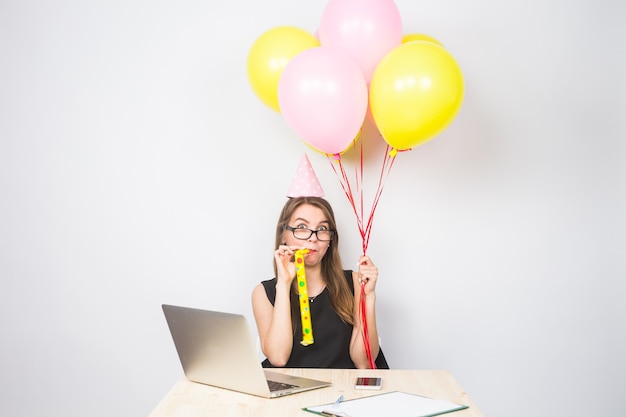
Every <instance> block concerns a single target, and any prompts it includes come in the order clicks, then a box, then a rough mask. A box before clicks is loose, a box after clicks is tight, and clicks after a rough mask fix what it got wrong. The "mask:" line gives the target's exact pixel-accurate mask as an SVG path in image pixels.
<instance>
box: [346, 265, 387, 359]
mask: <svg viewBox="0 0 626 417" xmlns="http://www.w3.org/2000/svg"><path fill="white" fill-rule="evenodd" d="M352 279H353V282H354V327H353V330H352V338H351V339H350V358H351V359H352V362H354V365H355V366H356V367H357V368H369V367H370V362H369V360H368V358H367V351H366V349H365V343H364V341H363V331H364V329H363V319H362V316H361V287H362V286H364V290H365V291H364V296H365V320H366V322H367V331H368V336H369V344H370V349H371V353H372V360H376V357H377V356H378V352H379V350H380V346H379V344H378V329H377V328H376V282H377V280H378V268H376V265H374V264H373V263H372V261H371V259H370V258H368V257H367V256H362V257H361V259H359V270H358V271H355V272H353V274H352Z"/></svg>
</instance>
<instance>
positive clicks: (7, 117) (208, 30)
mask: <svg viewBox="0 0 626 417" xmlns="http://www.w3.org/2000/svg"><path fill="white" fill-rule="evenodd" d="M396 4H397V5H398V7H399V9H400V11H401V14H402V17H403V27H404V32H405V33H415V32H422V33H427V34H430V35H431V36H434V37H436V38H438V39H439V40H440V41H442V42H443V43H444V44H445V45H446V48H447V49H448V50H449V51H450V52H451V53H452V54H453V55H454V56H455V57H456V58H457V60H458V61H459V63H460V65H461V67H462V69H463V73H464V76H465V79H466V95H465V101H464V104H463V107H462V109H461V112H460V114H459V115H458V117H457V118H456V119H455V121H454V123H453V124H452V125H451V126H450V128H449V129H447V130H446V131H445V132H444V133H443V134H442V135H440V136H439V137H438V138H436V139H435V140H433V141H431V142H429V143H427V144H425V145H423V146H420V147H418V148H416V149H414V150H413V151H411V152H407V153H402V154H400V155H399V157H398V158H397V160H396V164H395V165H394V168H393V170H392V172H391V174H390V176H389V178H388V180H387V185H386V187H385V189H384V193H383V195H382V198H381V201H380V205H379V208H378V210H377V211H376V216H375V223H374V229H373V233H372V237H371V242H370V248H369V250H368V253H369V254H370V255H371V256H372V258H373V259H374V260H375V261H376V262H377V264H378V266H379V267H380V270H381V278H380V284H379V297H378V303H379V304H378V305H379V321H380V323H379V326H380V328H381V333H382V338H383V343H384V348H385V351H386V354H387V356H388V359H389V361H390V364H391V366H392V367H394V368H417V369H449V370H451V371H452V372H453V374H454V375H455V376H456V378H457V379H458V380H459V382H460V383H461V385H462V386H463V387H464V388H465V389H466V390H467V391H468V393H469V394H470V396H471V397H472V398H473V399H474V400H475V402H476V404H477V405H478V407H479V408H480V409H481V410H482V411H483V413H484V414H485V415H486V416H493V417H495V416H514V417H518V416H519V417H521V416H530V415H532V416H554V415H568V416H581V417H582V416H587V415H592V414H593V415H607V416H608V415H614V416H616V415H624V414H626V403H624V401H623V392H622V391H623V386H624V384H623V375H624V374H625V373H626V364H625V362H626V360H625V359H624V352H625V351H626V342H625V338H626V336H625V333H626V332H625V330H626V306H625V304H624V302H623V299H624V296H626V285H625V284H624V280H625V278H626V257H625V256H624V253H625V251H626V217H625V214H624V213H625V212H626V145H625V142H626V117H625V116H626V46H625V45H626V43H625V41H624V39H626V26H625V25H624V24H623V23H624V18H625V17H626V4H625V3H620V2H616V1H609V0H600V1H593V2H592V1H577V2H571V1H566V0H530V1H508V2H498V1H488V0H481V1H473V2H469V1H460V0H445V1H409V0H397V2H396ZM325 5H326V2H325V1H322V0H318V1H313V2H294V1H286V0H270V1H262V2H254V1H247V2H245V3H244V4H242V3H241V2H212V1H198V0H180V1H176V2H174V1H138V0H125V1H110V2H98V1H70V0H59V1H56V2H49V1H42V0H26V1H19V2H18V1H3V2H2V3H0V198H1V200H0V282H1V290H0V294H1V300H2V302H1V303H0V337H1V343H0V369H1V371H0V415H3V416H12V417H19V416H29V417H30V416H36V415H46V416H79V415H80V416H87V415H89V416H94V417H95V416H107V417H109V416H129V417H130V416H140V415H147V414H148V413H149V412H150V411H151V410H152V409H153V407H154V406H156V404H157V403H158V402H159V400H160V399H161V398H162V397H163V395H164V394H165V393H166V392H167V391H168V390H169V388H170V387H171V386H172V384H173V383H174V382H175V380H176V379H177V378H179V377H180V376H181V371H180V366H179V363H178V359H177V357H176V354H175V351H174V348H173V344H172V341H171V339H170V335H169V333H168V330H167V328H166V325H165V321H164V319H163V317H162V313H161V310H160V305H161V303H174V304H182V305H188V306H194V307H200V308H208V309H219V310H226V311H234V312H241V313H244V314H246V315H247V316H248V317H249V318H250V319H252V316H251V308H250V293H251V290H252V288H253V287H254V285H255V284H256V283H257V282H259V281H260V280H262V279H267V278H269V277H271V275H272V266H271V262H272V256H271V251H272V243H273V228H274V225H275V221H276V218H277V216H278V210H279V208H280V207H281V206H282V204H283V203H284V201H285V197H284V195H285V193H286V190H287V188H288V186H289V184H290V182H291V179H292V176H293V173H294V171H295V169H296V165H297V162H298V161H299V158H300V157H301V155H302V154H303V153H304V152H308V154H309V158H310V159H311V161H312V163H313V166H314V167H315V169H316V171H317V174H318V176H319V177H320V180H321V182H322V184H323V186H324V188H325V190H326V195H327V198H328V199H329V200H330V201H331V202H332V203H333V205H334V206H335V208H336V211H337V212H338V217H339V219H340V223H341V229H340V232H341V233H342V239H343V242H342V245H343V249H344V250H343V256H344V262H345V264H346V266H347V267H351V265H353V262H354V261H355V260H356V259H357V256H358V254H359V246H360V238H359V235H358V233H357V228H356V224H355V220H354V215H353V214H352V212H351V210H350V207H349V205H348V203H347V200H346V198H345V195H343V193H342V191H341V189H340V186H339V182H338V179H337V177H336V176H335V174H334V173H333V171H332V170H331V168H330V166H329V164H328V162H327V160H326V159H325V158H324V157H323V156H322V155H321V154H317V153H315V152H312V151H310V150H309V149H308V147H307V146H306V145H305V144H304V143H303V142H302V141H300V139H299V138H297V137H296V136H295V135H294V134H293V133H292V131H291V130H290V129H289V128H288V127H287V125H286V123H285V122H284V120H283V119H282V116H281V115H279V114H277V113H274V112H273V111H271V110H270V109H269V108H267V107H265V106H264V105H263V104H262V103H261V102H260V101H259V100H258V99H257V98H256V96H254V94H253V93H252V91H251V88H250V87H249V85H248V82H247V78H246V73H245V61H246V58H247V53H248V50H249V48H250V46H251V44H252V43H253V42H254V40H255V39H256V38H257V37H258V36H260V34H261V33H262V32H264V31H265V30H267V29H270V28H272V27H274V26H279V25H283V24H290V25H295V26H299V27H301V28H304V29H307V30H309V31H310V32H315V30H316V29H317V25H318V23H319V20H320V17H321V13H322V10H323V8H324V6H325ZM375 133H376V132H373V133H372V132H370V133H369V134H368V135H369V136H371V138H373V139H372V145H371V146H372V148H376V146H377V145H376V142H374V139H375V138H376V136H375ZM368 135H366V137H367V136H368ZM377 161H378V160H376V159H372V160H368V165H367V170H368V171H369V172H376V170H377V169H378V165H377V164H378V162H377ZM367 187H369V188H367ZM372 188H373V185H371V184H370V185H367V186H366V189H369V190H371V189H372ZM252 330H253V329H251V331H252Z"/></svg>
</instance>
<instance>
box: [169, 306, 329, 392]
mask: <svg viewBox="0 0 626 417" xmlns="http://www.w3.org/2000/svg"><path fill="white" fill-rule="evenodd" d="M162 307H163V313H164V314H165V319H166V320H167V324H168V326H169V329H170V333H171V334H172V339H173V340H174V345H175V346H176V351H177V352H178V357H179V359H180V363H181V365H182V367H183V371H184V373H185V377H186V378H187V379H188V380H189V381H192V382H198V383H201V384H206V385H212V386H215V387H219V388H225V389H229V390H233V391H239V392H243V393H246V394H252V395H256V396H259V397H265V398H276V397H281V396H284V395H289V394H295V393H297V392H302V391H308V390H312V389H316V388H322V387H326V386H329V385H331V383H330V382H325V381H317V380H314V379H310V378H304V377H298V376H291V375H284V374H281V373H278V372H271V371H268V370H264V369H263V367H262V366H261V362H260V360H259V356H258V354H257V351H256V348H255V345H254V342H253V340H252V337H251V335H250V329H249V327H248V322H247V320H246V318H245V317H244V316H242V315H240V314H231V313H224V312H219V311H209V310H200V309H194V308H188V307H180V306H173V305H167V304H163V305H162Z"/></svg>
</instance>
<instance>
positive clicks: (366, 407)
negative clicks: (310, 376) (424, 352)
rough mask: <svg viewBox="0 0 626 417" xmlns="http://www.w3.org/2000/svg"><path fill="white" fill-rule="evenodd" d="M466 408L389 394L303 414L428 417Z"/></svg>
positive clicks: (395, 392) (308, 409)
mask: <svg viewBox="0 0 626 417" xmlns="http://www.w3.org/2000/svg"><path fill="white" fill-rule="evenodd" d="M465 408H467V406H466V405H460V404H455V403H453V402H450V401H445V400H437V399H433V398H427V397H422V396H419V395H414V394H408V393H405V392H400V391H392V392H388V393H385V394H377V395H372V396H370V397H364V398H357V399H354V400H348V401H344V402H342V403H340V404H338V405H335V404H324V405H318V406H315V407H306V408H305V410H307V411H311V412H314V413H318V414H321V413H322V411H328V412H330V413H334V414H336V415H339V416H342V417H380V416H385V415H393V416H394V417H429V416H436V415H439V414H444V413H449V412H451V411H457V410H463V409H465Z"/></svg>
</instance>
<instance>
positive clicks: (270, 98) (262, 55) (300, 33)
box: [246, 26, 320, 113]
mask: <svg viewBox="0 0 626 417" xmlns="http://www.w3.org/2000/svg"><path fill="white" fill-rule="evenodd" d="M317 46H320V42H319V40H318V39H317V38H316V37H315V36H314V35H312V34H311V33H309V32H307V31H306V30H304V29H300V28H297V27H294V26H278V27H275V28H273V29H270V30H268V31H266V32H265V33H263V34H262V35H261V36H259V37H258V38H257V40H256V41H255V42H254V43H253V44H252V47H251V48H250V52H249V53H248V60H247V63H246V69H247V73H248V81H249V83H250V86H251V87H252V90H253V91H254V94H256V96H257V97H258V98H259V99H260V100H261V101H262V102H263V103H264V104H265V105H267V106H268V107H270V108H271V109H273V110H276V111H277V112H279V113H280V107H279V105H278V81H279V80H280V76H281V75H282V73H283V70H284V68H285V66H286V65H287V64H288V63H289V62H290V61H291V59H292V58H293V57H295V56H296V55H298V54H299V53H300V52H302V51H305V50H307V49H310V48H314V47H317Z"/></svg>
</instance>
